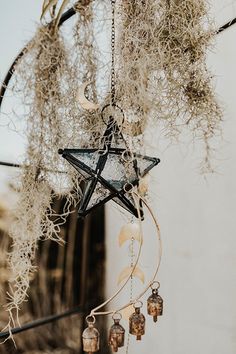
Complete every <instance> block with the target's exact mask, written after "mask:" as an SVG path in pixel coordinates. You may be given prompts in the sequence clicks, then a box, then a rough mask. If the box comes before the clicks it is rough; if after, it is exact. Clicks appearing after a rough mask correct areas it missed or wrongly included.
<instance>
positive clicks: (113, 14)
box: [111, 0, 116, 104]
mask: <svg viewBox="0 0 236 354" xmlns="http://www.w3.org/2000/svg"><path fill="white" fill-rule="evenodd" d="M115 4H116V0H111V7H112V20H111V103H112V104H115V94H116V89H115V35H116V33H115Z"/></svg>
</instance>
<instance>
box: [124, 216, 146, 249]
mask: <svg viewBox="0 0 236 354" xmlns="http://www.w3.org/2000/svg"><path fill="white" fill-rule="evenodd" d="M118 239H119V246H120V247H121V246H122V245H123V244H124V243H125V242H126V241H128V240H131V241H132V240H136V241H138V242H142V235H141V230H140V225H139V224H138V223H134V222H130V223H128V224H126V225H124V226H123V227H122V228H121V230H120V233H119V236H118Z"/></svg>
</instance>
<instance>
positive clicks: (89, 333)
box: [82, 316, 100, 354]
mask: <svg viewBox="0 0 236 354" xmlns="http://www.w3.org/2000/svg"><path fill="white" fill-rule="evenodd" d="M86 321H87V324H88V327H87V328H85V330H84V331H83V334H82V339H83V350H84V351H85V352H86V353H88V354H92V353H95V352H97V351H98V350H99V339H100V334H99V332H98V330H97V329H96V328H95V327H94V323H95V321H96V320H95V317H94V316H88V317H86Z"/></svg>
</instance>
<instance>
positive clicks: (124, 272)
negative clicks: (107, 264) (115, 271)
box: [117, 267, 145, 285]
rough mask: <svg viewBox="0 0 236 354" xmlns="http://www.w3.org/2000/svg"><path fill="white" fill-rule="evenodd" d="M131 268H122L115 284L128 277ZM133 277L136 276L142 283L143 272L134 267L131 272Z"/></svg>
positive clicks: (143, 278)
mask: <svg viewBox="0 0 236 354" xmlns="http://www.w3.org/2000/svg"><path fill="white" fill-rule="evenodd" d="M132 269H133V267H127V268H125V269H124V270H122V272H121V273H120V275H119V278H118V282H117V284H118V285H120V283H121V282H122V281H123V280H125V279H126V278H128V276H129V275H130V273H131V272H132ZM133 277H136V278H138V279H139V280H141V282H142V283H143V284H144V282H145V275H144V273H143V271H142V270H141V269H140V268H138V267H136V268H135V270H134V272H133Z"/></svg>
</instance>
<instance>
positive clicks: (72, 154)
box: [58, 0, 163, 354]
mask: <svg viewBox="0 0 236 354" xmlns="http://www.w3.org/2000/svg"><path fill="white" fill-rule="evenodd" d="M111 6H112V27H111V53H112V54H111V55H112V58H111V59H112V60H111V84H110V86H111V101H110V104H108V105H105V106H104V107H103V109H102V110H101V118H102V120H103V122H104V123H105V125H106V128H105V131H104V134H103V136H102V138H101V142H100V144H99V146H98V147H97V149H96V148H92V149H59V151H58V152H59V154H61V155H62V157H63V158H65V159H66V160H67V161H68V162H69V163H70V164H71V165H72V166H73V167H74V168H75V169H76V170H77V171H78V173H79V175H80V176H82V182H81V190H82V198H81V201H80V205H79V210H78V213H79V216H80V217H83V216H85V215H86V214H88V213H89V212H90V211H91V210H93V209H94V208H96V207H98V206H100V205H102V204H104V203H106V202H108V201H109V200H113V201H114V202H115V203H117V204H118V205H120V206H121V207H123V208H124V209H125V210H127V211H128V212H130V213H131V214H132V215H133V216H135V217H136V218H137V219H138V220H139V223H135V222H133V221H131V222H130V223H129V224H127V225H125V226H124V227H123V228H122V229H121V232H120V236H119V242H120V245H122V244H123V242H125V241H126V240H131V242H132V243H131V246H132V247H133V242H134V241H135V240H137V241H139V251H138V255H137V258H136V260H135V261H134V259H133V258H134V257H133V256H134V254H133V252H132V260H131V267H130V268H129V275H128V277H127V279H126V281H125V283H124V284H123V285H122V286H121V288H120V289H119V290H118V291H117V292H116V293H115V294H114V295H113V296H112V297H110V298H109V299H108V300H106V301H105V302H104V303H103V304H101V305H99V306H97V307H96V308H95V309H93V310H91V312H90V314H89V315H88V316H87V317H86V321H87V325H88V327H87V328H86V329H85V330H84V332H83V334H82V339H83V349H84V351H85V352H87V353H90V354H91V353H94V352H97V351H98V350H99V339H100V334H99V332H98V330H97V328H95V322H96V316H98V315H111V316H112V319H113V321H114V324H113V325H112V326H111V328H110V332H109V345H110V346H111V348H112V351H113V352H117V351H118V349H119V348H121V347H123V346H124V341H125V329H124V328H123V326H122V325H121V324H120V321H121V319H122V314H121V313H122V311H124V310H125V309H127V308H129V307H130V306H133V308H134V310H133V313H132V314H131V316H130V317H129V334H131V335H133V336H135V337H136V339H137V340H141V338H142V336H143V335H144V334H145V322H146V321H145V316H144V315H143V314H142V313H141V308H142V306H143V303H142V302H141V301H140V298H141V297H142V296H143V295H144V294H145V293H146V292H147V291H148V289H150V288H151V290H152V294H151V296H149V298H148V299H147V312H148V314H149V315H150V316H152V317H153V320H154V322H156V321H157V319H158V317H159V316H161V315H162V312H163V300H162V298H161V297H160V295H159V293H158V291H159V287H160V284H159V282H157V281H156V276H157V272H158V270H159V266H160V259H161V244H160V249H159V259H158V262H157V268H156V271H155V273H154V276H153V277H152V279H151V281H150V282H149V284H148V286H147V287H146V288H145V289H144V291H142V293H141V294H139V295H138V296H137V297H135V298H133V296H132V294H131V298H130V301H129V302H128V303H127V304H126V305H124V306H121V307H120V308H119V309H115V310H112V311H103V312H99V310H100V309H101V308H103V307H104V306H106V305H107V304H109V303H110V302H111V301H112V300H113V299H115V298H116V297H117V296H118V295H119V294H120V292H121V291H122V290H123V289H124V287H125V286H126V285H127V284H128V282H129V280H131V283H132V279H133V276H135V275H139V277H140V278H142V274H141V275H140V274H139V272H140V273H141V271H140V269H139V268H138V261H139V258H140V254H141V248H142V243H143V236H142V224H141V223H142V220H143V219H144V211H143V205H144V206H146V208H147V209H148V210H149V212H150V215H151V217H152V219H153V221H154V224H155V227H156V231H157V236H158V240H159V242H160V231H159V226H158V224H157V221H156V219H155V217H154V215H153V213H152V211H151V209H150V207H149V206H148V204H147V202H146V201H145V199H144V197H143V195H141V194H142V193H141V190H140V184H141V182H142V179H143V178H144V177H145V176H146V175H147V174H148V172H149V171H150V170H151V169H152V168H153V167H154V166H156V165H157V164H158V163H159V162H160V160H159V159H158V158H155V157H149V156H144V155H141V154H137V153H135V152H133V151H132V149H130V148H129V146H128V144H127V142H126V140H125V138H124V136H123V134H122V124H123V121H124V112H123V110H122V108H121V107H119V105H118V104H117V103H116V76H115V0H112V1H111ZM107 112H108V114H107ZM120 117H122V118H120ZM124 278H125V274H124ZM121 280H122V279H121ZM131 286H132V284H131Z"/></svg>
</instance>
